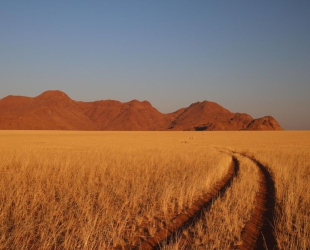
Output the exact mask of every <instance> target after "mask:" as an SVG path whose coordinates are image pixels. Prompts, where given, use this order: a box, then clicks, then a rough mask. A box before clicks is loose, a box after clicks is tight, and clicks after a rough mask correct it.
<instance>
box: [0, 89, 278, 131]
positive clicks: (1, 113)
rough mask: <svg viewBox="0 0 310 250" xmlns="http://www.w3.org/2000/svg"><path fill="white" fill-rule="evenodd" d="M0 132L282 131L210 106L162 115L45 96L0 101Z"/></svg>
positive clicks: (143, 106) (135, 105) (271, 122)
mask: <svg viewBox="0 0 310 250" xmlns="http://www.w3.org/2000/svg"><path fill="white" fill-rule="evenodd" d="M0 129H12V130H14V129H17V130H18V129H25V130H33V129H37V130H54V129H55V130H145V131H147V130H200V131H201V130H283V129H282V128H281V126H280V125H279V124H278V122H277V121H276V120H275V119H274V118H273V117H271V116H266V117H263V118H259V119H253V118H252V117H251V116H250V115H248V114H242V113H232V112H230V111H229V110H227V109H225V108H223V107H222V106H220V105H219V104H217V103H215V102H209V101H203V102H196V103H193V104H191V105H190V106H189V107H187V108H182V109H180V110H177V111H175V112H173V113H169V114H163V113H161V112H159V111H158V110H157V109H156V108H154V107H153V106H152V105H151V104H150V103H149V102H148V101H143V102H140V101H137V100H132V101H130V102H124V103H122V102H119V101H113V100H103V101H94V102H80V101H74V100H72V99H71V98H70V97H69V96H68V95H66V94H65V93H63V92H61V91H59V90H54V91H46V92H44V93H42V94H41V95H39V96H37V97H34V98H31V97H24V96H7V97H5V98H3V99H0Z"/></svg>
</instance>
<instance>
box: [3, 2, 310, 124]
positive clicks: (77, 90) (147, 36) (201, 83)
mask: <svg viewBox="0 0 310 250" xmlns="http://www.w3.org/2000/svg"><path fill="white" fill-rule="evenodd" d="M0 77H1V78H0V98H3V97H5V96H7V95H10V94H13V95H27V96H36V95H38V94H40V93H41V92H43V91H45V90H49V89H59V90H62V91H64V92H66V93H67V94H68V95H69V96H70V97H71V98H72V99H75V100H82V101H93V100H102V99H115V100H120V101H129V100H132V99H138V100H141V101H142V100H148V101H150V102H151V103H152V105H153V106H154V107H156V108H157V109H158V110H159V111H161V112H163V113H167V112H172V111H175V110H176V109H179V108H181V107H186V106H189V105H190V104H191V103H193V102H196V101H203V100H209V101H214V102H217V103H219V104H221V105H222V106H224V107H226V108H228V109H229V110H231V111H232V112H245V113H249V114H250V115H252V116H253V117H254V118H258V117H261V116H264V115H272V116H274V117H275V118H276V119H277V120H278V121H279V122H280V124H281V125H282V126H283V127H284V128H285V129H310V97H309V95H310V1H308V0H300V1H299V0H292V1H285V0H281V1H269V0H268V1H263V0H261V1H248V0H244V1H238V0H236V1H229V0H227V1H221V0H216V1H202V0H201V1H198V0H197V1H190V0H188V1H182V0H174V1H172V0H171V1H159V0H158V1H148V0H141V1H115V0H111V1H103V0H102V1H101V0H98V1H85V0H82V1H78V0H75V1H64V0H61V1H56V0H53V1H41V0H40V1H32V0H27V1H25V0H1V1H0Z"/></svg>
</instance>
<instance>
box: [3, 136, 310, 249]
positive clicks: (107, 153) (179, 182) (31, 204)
mask: <svg viewBox="0 0 310 250" xmlns="http://www.w3.org/2000/svg"><path fill="white" fill-rule="evenodd" d="M0 152H1V154H0V174H1V179H0V200H1V204H0V249H113V248H114V247H116V248H119V249H122V248H125V247H127V248H133V247H139V245H140V244H141V243H142V242H144V241H145V240H147V239H150V238H151V237H152V236H154V235H156V232H158V231H159V230H160V229H161V228H165V227H167V226H169V225H170V224H171V223H173V220H174V218H176V217H177V216H178V215H179V214H182V213H184V212H185V211H187V209H188V208H189V207H191V204H193V202H195V201H197V200H199V199H201V197H203V195H204V194H206V193H208V191H209V190H211V189H212V188H213V187H214V186H215V185H216V184H217V183H218V182H219V181H220V180H221V179H222V178H223V176H225V174H226V173H227V171H228V169H229V166H230V164H231V162H232V156H234V157H236V158H237V159H238V162H239V171H238V174H236V176H235V177H234V180H233V182H232V184H231V185H230V186H229V187H228V188H227V190H226V191H225V193H224V194H223V195H221V196H219V197H216V200H215V201H214V202H212V205H211V206H210V208H209V209H208V210H206V211H205V212H204V216H202V217H201V218H200V219H199V220H198V221H197V222H196V223H195V224H191V225H190V226H188V227H186V228H184V230H182V232H181V233H180V235H179V237H175V238H173V241H167V242H164V243H163V244H161V248H163V249H182V248H183V249H215V248H217V249H227V248H229V247H232V246H238V245H239V244H240V242H242V240H243V239H242V230H243V228H244V226H245V224H246V223H247V221H248V220H249V219H250V217H251V214H252V211H253V207H254V206H255V195H256V193H257V192H258V185H259V184H258V168H257V166H256V165H255V163H254V162H253V161H251V160H250V159H248V158H246V157H244V156H243V155H240V154H238V153H242V154H246V155H248V156H250V157H253V158H254V157H255V159H257V160H259V161H260V162H262V163H263V164H264V165H265V166H266V167H268V170H269V171H270V174H271V176H272V178H273V180H274V183H275V189H276V193H275V200H276V204H275V215H274V218H273V219H274V222H270V223H272V225H273V227H274V234H275V240H276V244H277V246H278V247H279V248H280V249H307V248H309V247H310V240H309V239H310V235H309V234H310V221H309V220H310V219H309V218H310V209H309V207H310V195H309V194H310V190H309V189H310V187H309V185H308V182H309V179H310V132H308V131H303V132H302V131H300V132H293V131H292V132H290V131H283V132H62V131H0Z"/></svg>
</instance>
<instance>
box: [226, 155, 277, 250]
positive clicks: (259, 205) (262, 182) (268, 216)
mask: <svg viewBox="0 0 310 250" xmlns="http://www.w3.org/2000/svg"><path fill="white" fill-rule="evenodd" d="M232 153H235V154H239V155H241V156H243V157H246V158H248V159H250V160H251V161H252V162H254V163H255V165H256V166H257V167H258V169H259V171H258V177H259V180H258V182H259V190H258V192H257V194H256V197H255V207H254V209H253V213H252V215H251V217H250V219H249V221H248V222H247V223H246V224H245V226H244V228H243V230H242V233H241V239H242V243H241V244H240V245H238V246H237V247H236V248H237V249H239V250H248V249H268V250H272V249H278V246H277V242H276V237H275V233H274V213H275V204H276V196H275V194H276V192H275V184H274V180H273V178H272V175H271V173H270V172H269V169H268V167H267V166H264V165H263V164H262V163H261V162H260V161H258V160H257V159H255V158H254V157H253V156H249V155H246V154H244V153H238V152H233V151H232Z"/></svg>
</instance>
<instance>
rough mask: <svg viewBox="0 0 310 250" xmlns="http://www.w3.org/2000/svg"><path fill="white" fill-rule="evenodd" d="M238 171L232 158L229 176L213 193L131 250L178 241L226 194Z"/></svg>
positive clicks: (237, 166) (209, 193)
mask: <svg viewBox="0 0 310 250" xmlns="http://www.w3.org/2000/svg"><path fill="white" fill-rule="evenodd" d="M238 171H239V161H238V160H237V158H236V157H234V156H232V162H231V164H230V167H229V170H228V172H227V174H226V175H225V176H224V178H223V179H222V180H221V181H219V182H218V183H217V184H216V185H215V187H214V188H212V189H211V191H209V192H208V193H206V194H204V195H203V197H202V198H201V199H199V200H197V201H195V202H194V203H193V204H192V206H191V207H190V208H188V209H186V211H185V212H184V213H181V214H179V215H177V216H176V217H175V218H174V219H173V220H172V222H171V223H170V224H169V225H167V226H166V227H164V228H162V229H161V230H159V231H158V232H156V233H155V235H154V236H153V237H150V238H148V239H147V240H146V241H144V242H142V243H141V244H139V245H137V246H135V247H133V248H131V249H139V250H150V249H159V248H160V245H161V243H163V242H168V243H169V242H172V241H174V240H176V239H177V238H178V237H179V236H180V235H181V232H182V231H183V230H185V229H186V228H188V227H190V226H193V225H195V223H196V222H197V221H198V220H200V219H201V217H202V216H203V215H204V213H205V212H206V211H207V210H208V209H210V207H211V205H212V203H213V202H214V201H215V200H216V199H217V198H218V197H219V196H222V195H223V194H224V192H225V191H226V189H227V188H228V187H230V186H231V184H232V181H233V179H234V176H236V175H237V174H238Z"/></svg>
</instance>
